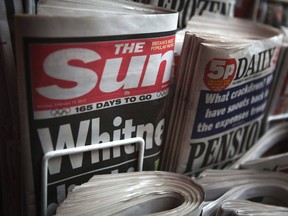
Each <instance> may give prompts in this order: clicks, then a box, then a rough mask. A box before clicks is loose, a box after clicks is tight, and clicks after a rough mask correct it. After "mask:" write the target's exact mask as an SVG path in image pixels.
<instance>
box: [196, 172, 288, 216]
mask: <svg viewBox="0 0 288 216" xmlns="http://www.w3.org/2000/svg"><path fill="white" fill-rule="evenodd" d="M194 180H195V181H196V182H197V183H199V184H200V185H201V186H202V187H203V188H204V191H205V196H206V198H205V203H204V207H203V212H202V215H203V216H204V215H205V216H206V215H229V214H228V212H231V211H232V209H235V211H236V212H238V213H240V212H242V211H243V212H244V210H243V204H246V203H247V201H246V200H250V201H254V202H253V203H250V202H249V203H248V205H247V206H246V207H245V211H247V212H250V214H252V213H253V215H257V214H256V213H259V214H260V215H261V214H264V215H267V212H266V211H272V210H273V211H275V213H276V212H278V213H280V212H284V213H285V214H287V210H288V208H287V207H288V199H287V195H288V176H287V174H284V173H280V172H270V171H266V172H265V171H255V170H211V169H208V170H205V171H204V172H202V173H201V174H200V175H199V176H198V177H197V178H195V179H194ZM234 200H235V201H236V200H237V202H233V201H234ZM228 203H229V204H228ZM228 205H229V207H228ZM227 209H228V210H227ZM241 209H242V210H241ZM236 215H238V214H236ZM269 215H270V214H269ZM280 215H281V214H280Z"/></svg>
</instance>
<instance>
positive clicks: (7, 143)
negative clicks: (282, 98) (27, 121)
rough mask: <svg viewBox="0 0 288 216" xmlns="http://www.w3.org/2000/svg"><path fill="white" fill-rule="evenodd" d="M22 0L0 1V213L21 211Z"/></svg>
mask: <svg viewBox="0 0 288 216" xmlns="http://www.w3.org/2000/svg"><path fill="white" fill-rule="evenodd" d="M20 11H22V1H21V0H13V1H12V0H11V1H5V0H0V100H1V107H0V185H1V189H0V215H20V214H21V207H22V202H21V176H20V173H21V170H20V157H19V155H20V151H19V149H20V146H19V145H20V142H19V129H18V127H19V124H18V105H17V82H16V66H15V57H14V44H13V42H14V40H13V39H14V37H13V36H14V28H13V16H14V13H15V12H20Z"/></svg>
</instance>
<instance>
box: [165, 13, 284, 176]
mask: <svg viewBox="0 0 288 216" xmlns="http://www.w3.org/2000/svg"><path fill="white" fill-rule="evenodd" d="M178 34H182V36H183V43H182V44H183V45H182V47H181V55H180V62H179V65H177V70H176V71H175V80H176V83H175V93H174V94H175V96H174V103H173V107H172V112H171V116H170V120H169V125H168V129H167V137H165V148H164V152H163V158H162V160H161V168H162V169H163V170H166V171H173V172H179V173H183V174H186V175H197V174H199V172H201V171H202V170H205V169H207V168H215V169H224V168H226V167H229V165H231V164H232V163H233V161H235V160H237V159H238V158H239V157H241V156H242V155H243V154H244V153H245V152H246V151H248V150H249V149H250V148H251V147H252V146H253V145H254V144H255V142H256V141H257V140H258V139H259V138H260V137H261V136H262V135H263V133H264V132H265V130H266V122H267V114H266V113H267V108H268V101H269V97H270V96H269V95H270V88H271V87H272V84H273V79H274V69H275V65H276V62H277V59H278V54H279V48H280V44H281V42H282V40H283V34H282V32H281V31H280V30H278V29H276V28H273V27H270V26H267V25H263V24H256V23H253V22H250V21H246V20H241V19H237V18H232V17H223V16H219V15H212V14H210V13H207V14H206V15H205V16H204V15H202V16H195V17H193V18H192V19H191V21H189V22H188V24H187V27H186V28H185V29H183V30H182V31H179V32H177V35H178ZM176 37H177V36H176ZM180 38H181V37H180ZM180 38H179V37H178V39H177V40H176V41H177V42H176V48H177V46H179V45H180V46H181V43H180V41H181V40H180ZM177 44H178V45H177ZM178 50H179V48H178Z"/></svg>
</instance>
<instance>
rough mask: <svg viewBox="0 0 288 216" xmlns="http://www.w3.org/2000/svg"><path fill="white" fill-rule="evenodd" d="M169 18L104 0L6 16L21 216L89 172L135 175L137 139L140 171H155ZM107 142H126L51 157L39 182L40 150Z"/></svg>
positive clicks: (48, 4) (61, 195)
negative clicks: (23, 203)
mask: <svg viewBox="0 0 288 216" xmlns="http://www.w3.org/2000/svg"><path fill="white" fill-rule="evenodd" d="M177 19H178V13H177V12H175V11H173V10H168V9H163V8H157V7H152V6H147V5H146V6H145V5H142V4H138V3H132V2H127V1H112V0H111V1H107V0H105V1H103V0H85V1H81V2H78V1H73V0H63V1H54V0H40V1H39V3H38V5H37V14H29V15H27V14H22V15H21V14H18V15H17V16H16V17H15V30H16V34H15V35H16V48H17V49H16V54H17V67H18V68H17V69H18V74H19V93H20V102H19V103H20V106H19V107H20V115H21V116H20V117H21V134H22V143H23V149H22V152H23V172H24V174H25V179H24V182H25V192H26V195H25V199H26V200H27V212H28V215H39V214H40V211H41V214H42V215H46V214H47V215H51V214H53V212H54V211H55V209H56V208H57V206H58V203H60V202H62V201H63V200H64V199H65V196H66V194H67V191H69V190H70V188H71V187H70V186H71V185H79V184H82V183H83V182H87V181H88V180H89V179H90V178H91V176H92V175H95V174H107V173H118V172H119V173H120V172H127V171H133V170H136V169H137V164H138V162H137V156H138V147H137V146H136V145H134V144H129V142H128V141H129V140H130V139H131V138H134V137H140V138H144V140H145V152H144V157H145V158H144V163H143V169H144V170H155V169H157V168H158V161H159V157H160V153H161V148H162V136H163V130H164V122H165V115H164V114H165V104H166V96H167V94H168V87H169V79H170V71H171V65H172V60H173V50H174V38H175V30H176V28H177ZM115 140H127V143H128V144H127V145H121V146H118V147H113V148H107V149H103V150H102V149H101V150H99V151H93V152H85V153H79V154H76V155H75V154H73V155H66V156H64V157H62V156H59V157H54V158H51V159H50V160H49V161H48V178H47V179H45V178H44V177H45V176H46V175H45V172H46V171H47V170H46V169H45V166H44V165H45V163H46V162H47V157H48V156H47V154H49V152H54V151H56V152H57V151H61V150H63V149H70V148H75V147H79V148H81V147H83V146H89V145H99V146H100V145H101V143H103V144H104V143H107V142H110V141H115ZM44 154H45V155H46V156H45V157H44ZM44 158H45V161H46V162H45V163H44V162H43V164H44V165H43V164H42V165H41V161H42V159H43V161H44ZM41 172H42V179H41ZM43 176H44V177H43ZM46 183H47V185H48V187H47V188H46V187H45V185H46ZM43 185H44V186H43ZM41 187H42V191H40V188H41ZM43 194H48V197H44V196H43ZM40 196H42V198H41V197H40ZM46 198H47V200H48V201H47V204H48V205H47V206H46V205H45V203H46V201H45V200H46ZM41 205H42V206H41ZM40 206H41V207H40Z"/></svg>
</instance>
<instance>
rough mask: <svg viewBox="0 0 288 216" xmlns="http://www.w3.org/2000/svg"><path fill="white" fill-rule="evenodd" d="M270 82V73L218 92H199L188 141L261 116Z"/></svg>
mask: <svg viewBox="0 0 288 216" xmlns="http://www.w3.org/2000/svg"><path fill="white" fill-rule="evenodd" d="M272 79H273V74H269V75H267V76H265V77H261V78H259V79H256V80H253V81H252V82H248V83H245V84H243V85H239V86H237V87H234V88H229V89H227V90H224V91H221V92H212V91H206V90H202V91H201V93H200V98H199V103H198V109H197V114H196V117H195V124H194V127H193V132H192V137H191V138H193V139H197V138H202V137H207V136H212V135H215V134H219V133H221V132H224V131H227V130H229V129H231V128H234V127H237V126H239V125H241V124H244V123H247V122H249V121H251V120H253V119H256V118H258V117H259V116H261V115H263V113H264V112H265V108H266V104H267V98H268V95H269V90H270V87H271V83H272Z"/></svg>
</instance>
